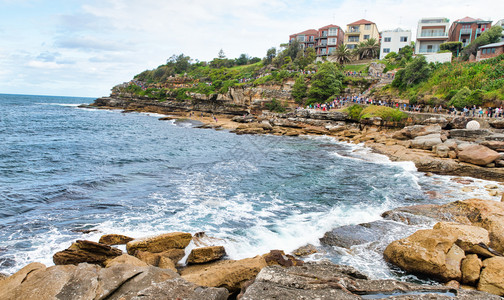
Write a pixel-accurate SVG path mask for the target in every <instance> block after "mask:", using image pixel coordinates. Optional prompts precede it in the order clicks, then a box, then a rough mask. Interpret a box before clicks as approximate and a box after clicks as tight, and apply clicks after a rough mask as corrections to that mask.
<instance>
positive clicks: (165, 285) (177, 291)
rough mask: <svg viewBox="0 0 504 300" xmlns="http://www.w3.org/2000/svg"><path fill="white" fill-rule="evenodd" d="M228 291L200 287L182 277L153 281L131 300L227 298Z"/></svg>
mask: <svg viewBox="0 0 504 300" xmlns="http://www.w3.org/2000/svg"><path fill="white" fill-rule="evenodd" d="M228 296H229V292H228V291H227V290H226V289H224V288H212V287H207V288H202V287H198V286H197V285H195V284H194V283H190V282H187V281H185V280H184V279H182V278H174V279H169V280H166V281H163V282H160V283H155V284H153V285H151V286H150V287H147V288H146V289H143V290H141V291H139V292H138V295H136V296H134V297H133V298H131V300H158V299H167V300H168V299H173V300H176V299H187V300H199V299H205V300H207V299H208V300H227V299H228Z"/></svg>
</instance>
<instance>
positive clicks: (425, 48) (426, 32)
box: [415, 18, 450, 54]
mask: <svg viewBox="0 0 504 300" xmlns="http://www.w3.org/2000/svg"><path fill="white" fill-rule="evenodd" d="M449 26H450V20H448V19H447V18H423V19H420V21H418V27H417V38H416V43H415V53H416V54H433V53H436V52H438V51H439V45H441V44H442V43H445V42H447V41H448V29H449Z"/></svg>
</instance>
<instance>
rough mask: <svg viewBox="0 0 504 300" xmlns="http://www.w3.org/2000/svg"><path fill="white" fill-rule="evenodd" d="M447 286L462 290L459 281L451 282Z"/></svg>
mask: <svg viewBox="0 0 504 300" xmlns="http://www.w3.org/2000/svg"><path fill="white" fill-rule="evenodd" d="M445 286H446V287H450V288H452V289H456V290H458V289H460V282H458V281H457V280H450V281H448V282H447V283H445Z"/></svg>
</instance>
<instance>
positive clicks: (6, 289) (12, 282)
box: [0, 263, 46, 299]
mask: <svg viewBox="0 0 504 300" xmlns="http://www.w3.org/2000/svg"><path fill="white" fill-rule="evenodd" d="M45 269H46V266H45V265H43V264H41V263H31V264H28V265H26V266H24V267H23V268H22V269H21V270H19V271H17V272H16V273H14V274H12V275H11V276H9V277H7V278H5V279H3V280H0V299H12V298H13V296H14V295H15V293H14V290H15V289H16V288H17V287H18V286H19V285H20V284H21V283H23V282H25V281H26V280H28V279H29V278H30V277H31V276H33V275H34V274H36V273H37V272H41V271H44V270H45ZM9 297H12V298H9Z"/></svg>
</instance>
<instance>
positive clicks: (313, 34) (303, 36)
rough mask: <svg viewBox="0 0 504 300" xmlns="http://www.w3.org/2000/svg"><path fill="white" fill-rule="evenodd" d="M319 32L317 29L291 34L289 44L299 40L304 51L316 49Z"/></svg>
mask: <svg viewBox="0 0 504 300" xmlns="http://www.w3.org/2000/svg"><path fill="white" fill-rule="evenodd" d="M317 37H318V31H317V30H315V29H308V30H305V31H303V32H300V33H295V34H291V35H290V36H289V44H290V43H292V42H293V41H294V40H297V41H298V42H299V44H300V45H301V47H302V48H303V49H306V48H315V42H316V38H317Z"/></svg>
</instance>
